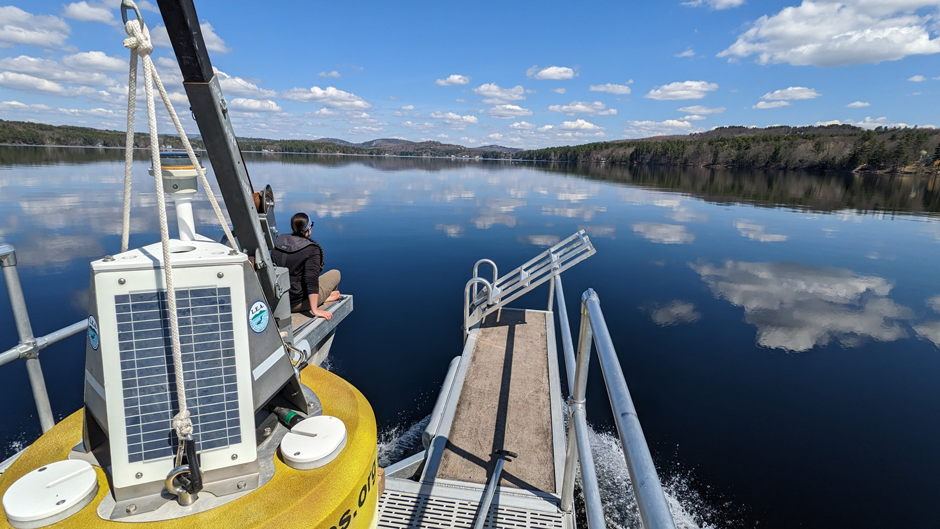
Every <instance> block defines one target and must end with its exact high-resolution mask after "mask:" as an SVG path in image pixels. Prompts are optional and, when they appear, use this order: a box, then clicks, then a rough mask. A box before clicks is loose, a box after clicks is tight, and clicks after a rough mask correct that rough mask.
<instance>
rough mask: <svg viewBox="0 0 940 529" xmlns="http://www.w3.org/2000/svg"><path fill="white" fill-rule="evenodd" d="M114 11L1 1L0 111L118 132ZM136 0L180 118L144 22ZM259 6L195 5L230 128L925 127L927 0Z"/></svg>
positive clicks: (505, 135) (173, 83) (283, 131)
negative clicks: (833, 124) (228, 111)
mask: <svg viewBox="0 0 940 529" xmlns="http://www.w3.org/2000/svg"><path fill="white" fill-rule="evenodd" d="M119 4H120V2H119V0H103V1H87V0H85V1H80V2H74V3H70V2H62V1H42V0H31V1H23V0H20V1H16V2H13V3H12V4H11V5H6V6H0V118H2V119H9V120H35V121H40V122H45V123H53V124H74V125H85V126H92V127H102V128H113V129H121V128H122V127H123V126H124V123H125V114H126V91H127V71H126V70H127V57H128V51H127V50H126V49H125V48H124V47H123V45H122V42H123V39H124V37H125V33H124V29H123V26H122V25H121V23H120V11H119V8H118V6H119ZM141 5H142V6H143V7H144V11H143V13H144V18H145V21H146V22H147V25H148V26H149V27H150V28H151V30H152V31H153V35H154V44H155V49H154V52H153V57H154V60H155V61H156V63H157V65H158V70H159V71H160V72H161V75H162V77H163V78H164V81H165V84H166V85H167V87H168V89H169V90H170V91H171V92H172V93H173V96H172V97H173V100H174V102H175V103H176V105H177V107H178V109H179V110H180V113H181V114H186V112H185V109H186V107H187V106H188V104H187V103H186V100H185V95H183V90H182V86H181V82H180V81H181V78H180V74H179V69H178V67H177V66H176V63H175V59H174V56H173V52H172V49H171V48H169V47H167V46H168V42H167V39H166V33H165V30H164V31H163V32H162V35H161V27H160V26H162V19H161V18H160V15H159V14H158V13H157V12H156V11H155V9H154V7H153V5H152V4H149V3H147V2H141ZM261 6H262V4H261V3H259V2H243V1H235V0H229V1H225V2H223V1H219V0H200V1H197V5H196V9H197V12H198V14H199V16H200V19H201V20H202V21H203V29H204V32H205V33H206V37H207V38H206V41H207V46H208V47H209V49H210V55H211V57H212V61H213V65H214V66H215V67H216V68H217V69H218V71H219V74H218V75H219V77H220V79H221V81H222V87H223V92H224V93H225V95H226V99H227V101H228V104H229V108H230V109H232V110H233V121H234V123H235V127H236V133H237V134H239V135H240V136H253V137H266V138H276V139H281V138H308V139H312V138H318V137H336V138H341V139H345V140H349V141H354V142H358V141H365V140H369V139H374V138H382V137H400V138H405V139H409V140H415V141H418V140H425V139H430V140H436V141H441V142H445V143H457V144H462V145H467V146H480V145H486V144H501V145H508V146H514V147H544V146H550V145H568V144H576V143H585V142H591V141H601V140H616V139H623V138H636V137H646V136H652V135H659V134H687V133H690V132H696V131H702V130H708V129H711V128H713V127H717V126H726V125H744V126H759V127H764V126H769V125H776V124H780V125H813V124H817V123H829V122H840V123H850V124H856V125H859V126H863V127H869V128H871V127H876V126H878V125H899V126H915V125H917V126H921V127H924V126H932V125H935V124H938V125H940V115H938V114H940V109H938V105H936V103H935V100H934V99H933V97H934V94H935V93H936V92H937V91H938V88H940V67H938V62H937V57H936V54H937V53H940V0H842V1H831V0H817V1H809V0H804V1H803V2H802V3H798V2H794V1H763V2H758V1H755V0H750V1H745V0H690V1H686V2H681V1H680V0H675V1H665V2H659V1H657V2H642V3H641V2H604V3H600V2H598V3H572V2H564V3H562V2H555V1H543V2H476V3H473V4H465V3H462V4H456V3H452V2H396V3H388V2H375V3H369V2H331V3H327V2H311V1H306V2H291V3H272V4H269V5H267V6H264V7H261ZM144 120H145V118H144V116H143V115H139V116H138V123H144V122H145V121H144ZM184 121H185V125H186V128H187V130H188V131H189V132H192V133H195V132H196V127H195V124H194V123H193V122H191V121H190V120H184ZM141 130H142V129H141ZM161 131H164V132H172V129H171V128H170V127H169V126H168V122H167V120H166V119H163V120H162V121H161Z"/></svg>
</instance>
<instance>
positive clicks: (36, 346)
mask: <svg viewBox="0 0 940 529" xmlns="http://www.w3.org/2000/svg"><path fill="white" fill-rule="evenodd" d="M0 267H2V268H3V278H4V281H5V282H6V285H7V293H8V294H9V297H10V306H11V307H12V308H13V320H14V321H15V322H16V332H17V333H18V334H19V337H20V343H19V345H17V346H16V347H13V348H11V349H8V350H6V351H4V352H3V353H0V365H4V364H7V363H10V362H12V361H13V360H17V359H19V358H23V359H25V360H26V372H27V374H28V376H29V385H30V387H31V388H32V390H33V400H34V401H35V402H36V411H37V413H38V415H39V424H40V426H41V427H42V431H43V433H46V432H48V431H49V430H50V429H51V428H52V427H53V426H55V418H54V417H53V415H52V406H51V405H50V404H49V393H48V392H47V391H46V381H45V379H44V378H43V376H42V367H41V366H40V365H39V351H41V350H43V349H45V348H46V347H48V346H50V345H52V344H54V343H56V342H58V341H59V340H63V339H65V338H68V337H69V336H72V335H73V334H77V333H79V332H81V331H83V330H85V329H86V328H87V327H88V321H87V320H82V321H79V322H76V323H73V324H72V325H69V326H68V327H65V328H63V329H59V330H57V331H54V332H51V333H49V334H47V335H45V336H40V337H39V338H36V337H35V336H33V327H32V325H30V323H29V313H28V312H27V310H26V298H24V297H23V286H22V285H21V284H20V276H19V273H18V272H17V270H16V251H15V250H14V248H13V246H12V245H9V244H0Z"/></svg>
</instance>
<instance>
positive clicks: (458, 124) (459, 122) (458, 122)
mask: <svg viewBox="0 0 940 529" xmlns="http://www.w3.org/2000/svg"><path fill="white" fill-rule="evenodd" d="M428 117H431V118H434V119H440V120H442V121H443V122H444V124H445V125H448V126H450V127H451V128H454V129H457V130H463V129H465V128H466V127H467V125H470V124H473V123H479V122H480V120H479V119H478V118H477V117H476V116H471V115H467V116H461V115H460V114H457V113H455V112H447V113H442V112H440V111H437V112H432V113H431V115H430V116H428Z"/></svg>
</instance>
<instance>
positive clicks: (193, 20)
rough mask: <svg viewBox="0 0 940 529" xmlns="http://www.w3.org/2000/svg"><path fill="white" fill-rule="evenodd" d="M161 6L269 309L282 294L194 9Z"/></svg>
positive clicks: (180, 3)
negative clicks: (278, 287)
mask: <svg viewBox="0 0 940 529" xmlns="http://www.w3.org/2000/svg"><path fill="white" fill-rule="evenodd" d="M157 4H159V6H160V13H161V14H162V15H163V22H164V24H165V25H166V30H167V33H168V34H169V37H170V42H171V43H172V44H173V51H174V52H175V53H176V59H177V61H178V62H179V65H180V70H181V71H182V73H183V87H184V88H185V89H186V95H187V96H188V97H189V102H190V105H192V106H191V108H192V111H193V114H194V115H195V117H196V124H197V125H198V126H199V133H200V134H201V135H202V141H203V143H204V144H205V146H206V151H207V152H208V155H209V161H210V162H211V163H212V168H213V170H214V171H215V177H216V179H217V180H218V182H219V188H220V189H221V190H222V198H223V199H224V200H225V208H226V209H227V210H228V214H229V217H230V218H231V219H232V228H233V230H234V232H235V236H236V238H237V239H238V244H239V247H240V248H241V249H242V250H243V251H245V252H246V253H247V254H248V256H249V257H251V258H252V259H253V260H254V264H255V270H256V272H257V273H258V279H259V280H260V282H261V288H262V290H263V291H264V295H265V297H266V298H267V301H268V305H269V306H272V307H274V306H276V305H277V302H278V299H279V298H280V297H281V295H283V294H284V293H283V292H279V291H278V289H277V283H276V280H275V274H274V264H273V263H272V262H271V254H270V248H268V245H267V242H266V241H265V237H264V233H263V231H262V229H261V224H260V222H259V217H258V211H257V210H256V209H255V204H254V198H253V197H252V192H253V189H252V186H251V180H250V179H249V177H248V168H247V167H245V159H244V157H243V156H242V152H241V149H239V147H238V141H237V139H236V138H235V131H234V129H233V128H232V121H231V119H230V116H229V112H228V108H227V106H226V104H225V99H224V98H223V97H222V89H221V88H220V87H219V80H218V78H217V77H216V75H215V72H214V71H213V70H212V63H211V62H210V60H209V53H208V50H207V49H206V43H205V41H204V40H203V38H202V29H200V27H199V17H197V16H196V7H195V6H194V5H193V2H192V0H157Z"/></svg>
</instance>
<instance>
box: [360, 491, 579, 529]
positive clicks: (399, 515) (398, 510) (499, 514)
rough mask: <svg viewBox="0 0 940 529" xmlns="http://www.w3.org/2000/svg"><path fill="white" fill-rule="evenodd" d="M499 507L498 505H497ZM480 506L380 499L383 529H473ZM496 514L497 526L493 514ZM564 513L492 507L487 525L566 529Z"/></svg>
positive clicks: (391, 495)
mask: <svg viewBox="0 0 940 529" xmlns="http://www.w3.org/2000/svg"><path fill="white" fill-rule="evenodd" d="M494 505H495V502H494ZM478 508H479V504H478V503H477V502H475V501H462V500H454V499H450V498H441V497H435V496H428V495H425V494H413V493H409V492H399V491H394V490H388V489H386V491H385V494H383V495H382V497H381V498H379V525H378V526H379V527H381V528H386V529H410V528H418V527H421V528H431V529H445V528H446V529H456V528H460V529H469V528H471V527H473V522H474V520H475V518H476V514H477V509H478ZM494 511H495V514H496V520H495V523H494V520H493V514H494ZM565 516H566V515H565V514H564V513H561V512H559V513H549V512H544V511H533V510H528V509H520V508H514V507H495V508H494V507H491V508H490V514H489V516H488V518H487V521H486V525H485V526H484V527H489V528H491V529H496V528H545V529H549V528H557V529H564V528H566V527H567V526H566V524H565V523H564V521H565Z"/></svg>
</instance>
